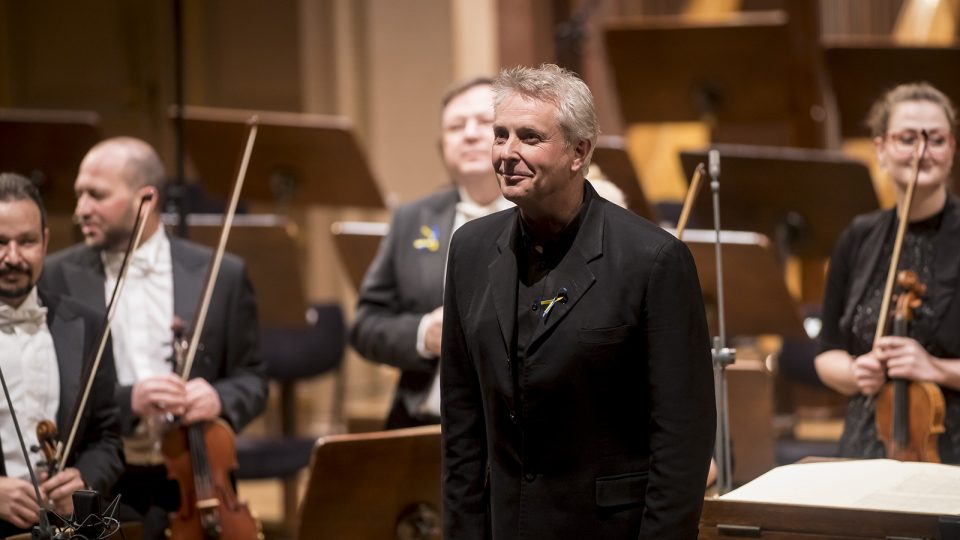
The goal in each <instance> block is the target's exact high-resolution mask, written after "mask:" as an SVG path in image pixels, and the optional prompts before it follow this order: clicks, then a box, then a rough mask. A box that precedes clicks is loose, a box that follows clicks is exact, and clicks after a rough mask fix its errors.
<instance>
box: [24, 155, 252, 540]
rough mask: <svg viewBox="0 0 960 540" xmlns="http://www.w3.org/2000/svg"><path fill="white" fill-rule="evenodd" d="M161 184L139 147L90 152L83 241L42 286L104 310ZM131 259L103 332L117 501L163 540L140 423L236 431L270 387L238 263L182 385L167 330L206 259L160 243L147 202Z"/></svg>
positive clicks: (172, 497)
mask: <svg viewBox="0 0 960 540" xmlns="http://www.w3.org/2000/svg"><path fill="white" fill-rule="evenodd" d="M164 182H165V174H164V169H163V164H162V163H161V161H160V159H159V157H158V156H157V154H156V152H155V151H154V149H153V148H152V147H150V145H148V144H147V143H145V142H143V141H141V140H138V139H134V138H131V137H118V138H113V139H107V140H105V141H103V142H101V143H99V144H97V145H96V146H94V147H93V148H92V149H91V150H90V151H89V152H88V153H87V155H86V156H85V157H84V159H83V161H82V162H81V164H80V170H79V173H78V175H77V179H76V181H75V183H74V191H75V193H76V196H77V206H76V211H75V218H76V221H77V222H78V223H79V225H80V230H81V232H82V233H83V238H84V241H83V243H82V244H79V245H76V246H73V247H70V248H68V249H66V250H64V251H61V252H59V253H56V254H54V255H52V256H51V257H50V258H49V260H48V262H47V265H48V268H47V272H46V273H45V274H44V276H43V284H44V285H45V286H47V287H48V288H50V289H51V290H54V291H58V292H61V293H64V294H71V295H73V296H75V297H77V298H78V299H80V300H81V301H84V302H86V303H87V304H89V305H92V306H96V307H98V308H103V306H104V305H105V302H106V294H108V293H109V292H110V291H111V290H112V288H113V285H114V284H115V283H116V280H117V275H118V272H119V269H120V265H121V263H122V258H123V252H124V250H125V248H126V246H127V244H128V242H129V239H130V237H131V235H132V233H133V229H134V226H135V221H136V215H137V210H138V207H139V205H140V201H141V199H142V198H143V197H144V196H145V195H147V194H152V195H153V196H154V200H155V201H158V200H159V199H160V194H161V192H162V191H163V187H164ZM131 257H132V262H131V264H130V268H129V270H128V274H127V281H126V284H125V288H124V294H123V295H122V296H121V297H120V299H119V302H118V304H117V308H116V310H117V314H116V317H115V319H114V322H113V324H112V326H111V331H112V335H113V349H114V356H115V358H116V361H117V362H116V364H117V379H118V385H117V387H116V399H117V402H118V404H119V406H120V410H121V421H122V427H123V433H124V436H125V448H126V449H127V470H126V473H125V474H124V475H123V476H122V477H121V479H120V481H119V483H118V484H117V488H116V491H117V492H119V493H120V494H122V495H123V499H122V502H124V503H125V504H126V507H125V508H124V510H129V509H132V510H134V511H135V512H136V514H132V513H128V514H127V516H126V517H128V518H133V519H141V518H142V519H144V522H145V523H144V535H145V538H162V537H163V530H164V528H165V527H166V521H167V512H168V511H170V510H173V509H175V508H176V507H177V504H178V500H179V493H178V492H177V486H176V484H175V483H174V482H173V481H170V480H167V478H166V476H167V473H166V470H165V468H164V467H163V465H162V461H160V460H158V457H159V455H158V453H157V452H152V451H147V452H141V451H140V449H142V448H143V447H145V446H146V447H148V448H149V447H151V446H150V444H149V443H150V441H149V440H148V441H146V442H147V443H148V444H146V445H145V444H143V443H144V440H143V439H145V438H146V439H149V438H150V437H149V434H147V436H146V437H145V436H144V434H143V433H142V432H141V431H137V430H135V428H136V427H137V425H138V424H139V423H142V422H143V421H144V419H145V418H147V417H150V416H158V415H165V414H172V415H176V416H179V417H180V421H181V424H184V425H189V424H192V423H195V422H201V421H206V420H212V419H215V418H222V419H224V420H226V421H227V423H228V424H229V425H230V427H231V428H233V430H234V431H239V430H241V429H243V427H244V426H246V425H247V423H248V422H250V421H251V420H252V419H253V418H254V417H256V416H257V415H259V414H260V413H261V412H262V411H263V409H264V407H265V404H266V397H267V383H266V380H265V378H264V375H263V367H262V363H261V360H260V356H259V351H258V348H257V344H258V339H259V326H258V323H257V309H256V302H255V299H254V294H253V289H252V287H251V285H250V281H249V279H248V278H247V273H246V270H245V266H244V263H243V261H241V260H240V259H239V258H237V257H235V256H231V255H229V254H228V255H225V256H224V258H223V262H222V265H221V267H220V271H219V274H218V276H217V281H216V286H215V287H214V290H213V296H212V301H211V303H210V307H209V311H208V314H207V318H206V321H205V324H204V327H203V333H202V335H201V339H200V343H201V349H200V350H198V352H197V356H196V358H195V361H194V364H193V367H192V372H191V374H190V380H188V381H183V380H182V379H181V378H180V377H179V376H178V375H176V374H174V373H172V372H171V363H170V361H169V360H170V358H171V356H172V330H171V327H172V325H173V323H174V320H175V318H177V319H179V320H181V321H183V324H184V326H185V329H186V330H188V331H189V329H190V328H192V325H193V323H194V317H195V315H196V313H195V311H196V309H197V303H198V298H199V297H200V295H201V292H202V289H203V286H204V283H205V279H206V274H207V269H208V267H209V265H210V263H211V260H212V253H211V251H210V250H209V249H208V248H206V247H203V246H200V245H198V244H195V243H192V242H189V241H186V240H183V239H180V238H175V237H169V236H167V234H166V232H165V231H164V228H163V227H162V226H161V222H160V211H159V205H155V206H154V207H153V210H152V211H151V213H150V214H149V217H148V219H147V220H146V225H145V228H144V233H143V239H142V241H141V244H140V246H139V247H138V248H137V249H136V250H135V251H134V252H133V253H132V254H131ZM156 446H157V445H156V444H153V445H152V448H154V449H155V448H156ZM134 449H136V451H135V450H134Z"/></svg>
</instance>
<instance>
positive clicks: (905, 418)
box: [875, 270, 946, 463]
mask: <svg viewBox="0 0 960 540" xmlns="http://www.w3.org/2000/svg"><path fill="white" fill-rule="evenodd" d="M897 284H898V285H899V286H900V287H902V288H903V292H902V293H901V294H900V296H899V298H897V307H896V312H895V314H894V320H893V335H895V336H901V337H907V336H909V335H910V334H909V324H910V321H911V320H912V319H913V311H914V310H915V309H917V308H918V307H920V305H921V304H922V300H921V297H922V296H923V295H924V293H925V292H926V286H925V285H924V284H923V283H920V282H919V281H918V280H917V275H916V274H915V273H913V272H912V271H910V270H903V271H901V272H899V273H898V274H897ZM945 412H946V409H945V407H944V401H943V392H942V391H941V390H940V387H939V386H937V385H936V384H934V383H931V382H918V381H910V380H906V379H893V380H891V381H889V382H887V383H886V384H885V385H884V386H883V388H881V389H880V393H879V394H878V395H877V403H876V413H875V417H876V423H877V437H878V438H879V439H880V440H881V441H883V444H884V447H885V448H886V451H887V457H888V458H891V459H898V460H900V461H926V462H930V463H939V462H940V452H939V451H938V450H937V437H938V436H939V435H940V434H941V433H943V431H944V426H943V420H944V415H945Z"/></svg>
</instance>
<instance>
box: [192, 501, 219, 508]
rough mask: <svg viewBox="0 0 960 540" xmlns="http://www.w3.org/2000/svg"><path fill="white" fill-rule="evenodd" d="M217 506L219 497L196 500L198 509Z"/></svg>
mask: <svg viewBox="0 0 960 540" xmlns="http://www.w3.org/2000/svg"><path fill="white" fill-rule="evenodd" d="M218 506H220V499H202V500H197V508H198V509H200V510H206V509H208V508H216V507H218Z"/></svg>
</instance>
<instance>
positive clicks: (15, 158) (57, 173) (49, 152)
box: [0, 109, 100, 214]
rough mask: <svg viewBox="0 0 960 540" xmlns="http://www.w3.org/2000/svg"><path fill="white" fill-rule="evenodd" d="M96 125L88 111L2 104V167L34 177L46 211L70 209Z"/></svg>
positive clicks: (67, 211)
mask: <svg viewBox="0 0 960 540" xmlns="http://www.w3.org/2000/svg"><path fill="white" fill-rule="evenodd" d="M99 125H100V117H99V116H98V115H97V113H95V112H92V111H59V110H31V109H0V171H3V172H15V173H19V174H22V175H24V176H26V177H28V178H30V179H32V180H33V181H34V182H36V183H37V185H38V187H39V188H40V193H41V194H42V195H43V203H44V206H46V208H47V212H48V213H49V214H72V213H73V209H74V207H75V206H76V199H75V198H74V195H73V182H74V180H75V179H76V178H77V170H78V169H79V168H80V162H81V161H82V160H83V156H84V155H86V153H87V151H88V150H90V148H91V147H93V145H95V144H97V143H98V142H100V127H99Z"/></svg>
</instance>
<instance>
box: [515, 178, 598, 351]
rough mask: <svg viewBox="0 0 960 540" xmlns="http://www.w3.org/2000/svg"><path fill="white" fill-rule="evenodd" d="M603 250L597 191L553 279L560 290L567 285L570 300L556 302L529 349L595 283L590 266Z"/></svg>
mask: <svg viewBox="0 0 960 540" xmlns="http://www.w3.org/2000/svg"><path fill="white" fill-rule="evenodd" d="M602 254H603V205H602V204H600V203H599V202H597V196H596V195H594V197H593V198H592V200H591V201H590V208H588V209H587V214H586V216H585V217H584V220H583V223H582V224H581V225H580V231H579V232H578V233H577V238H576V239H575V240H574V242H573V245H572V246H571V247H570V251H569V252H567V255H566V256H565V257H564V258H563V260H562V261H560V264H559V265H558V266H557V268H556V270H554V272H553V276H552V279H551V283H552V284H553V285H552V287H553V288H555V289H556V290H558V291H559V290H560V289H561V288H563V289H566V293H567V294H566V302H562V301H561V302H556V303H555V304H553V306H552V307H551V308H550V312H549V313H548V314H547V315H546V317H544V318H543V320H542V324H538V325H537V327H536V330H534V332H533V337H531V338H530V346H529V349H530V350H533V349H534V348H535V347H536V346H537V343H538V342H539V341H540V340H541V339H542V338H543V337H544V336H546V335H548V334H549V333H550V331H551V330H552V329H553V328H554V327H555V326H557V324H559V322H560V321H561V320H563V319H564V318H565V317H566V316H567V314H568V313H570V312H571V311H572V310H573V307H574V306H576V305H577V302H579V301H580V299H581V298H583V295H584V294H586V292H587V291H588V290H589V289H590V287H591V286H593V284H594V282H595V281H596V277H595V276H594V275H593V272H592V271H591V270H590V267H589V265H588V263H589V262H591V261H593V260H595V259H597V258H598V257H600V256H601V255H602Z"/></svg>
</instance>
